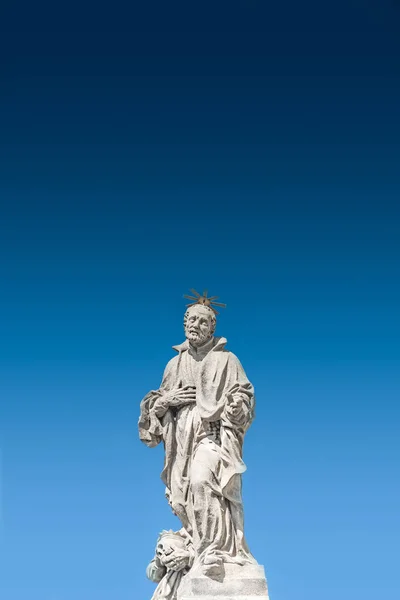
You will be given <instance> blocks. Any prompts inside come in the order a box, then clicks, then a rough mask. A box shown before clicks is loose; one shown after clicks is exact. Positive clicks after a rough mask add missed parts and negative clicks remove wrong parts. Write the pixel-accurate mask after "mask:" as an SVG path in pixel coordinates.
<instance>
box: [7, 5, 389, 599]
mask: <svg viewBox="0 0 400 600" xmlns="http://www.w3.org/2000/svg"><path fill="white" fill-rule="evenodd" d="M25 4H26V5H24V4H23V3H22V4H20V5H16V4H14V5H13V6H12V7H8V8H7V9H6V12H7V14H5V13H4V14H2V17H1V19H0V22H1V26H0V27H1V28H2V32H1V33H2V34H1V39H0V50H1V57H2V60H1V63H2V64H1V80H0V84H1V93H0V200H1V220H0V249H1V256H2V260H1V263H0V275H1V282H2V293H1V297H0V308H1V311H0V327H1V330H0V359H1V362H0V423H1V440H0V447H1V461H2V477H1V516H2V518H1V552H2V560H1V564H0V590H1V591H2V593H3V595H2V596H1V598H4V600H132V599H134V600H136V599H137V600H146V599H147V598H148V599H150V597H151V594H152V591H153V589H154V585H153V584H152V583H150V582H148V581H147V580H146V578H145V567H146V564H147V562H148V561H149V560H150V559H151V557H152V553H153V548H154V544H155V541H156V538H157V534H158V532H159V531H160V530H161V529H163V528H170V527H177V526H178V525H177V522H176V520H175V519H174V517H173V516H172V515H171V513H170V511H169V509H168V506H167V505H166V502H165V500H164V497H163V486H162V484H161V481H160V480H159V473H160V471H161V468H162V460H163V453H162V449H161V448H157V449H154V450H149V449H148V448H146V447H145V446H142V445H141V444H140V442H139V441H138V439H137V429H136V422H137V417H138V410H139V402H140V400H141V398H142V397H143V396H144V394H145V393H146V392H147V391H148V390H149V389H154V388H156V387H157V386H158V384H159V382H160V378H161V374H162V371H163V368H164V365H165V363H166V362H167V360H168V359H169V358H170V357H171V356H172V355H173V351H172V350H171V346H172V345H173V344H176V343H179V342H180V341H182V336H183V331H182V316H183V310H184V305H185V302H184V300H183V299H182V295H183V294H184V293H185V292H186V291H187V290H188V288H190V287H195V288H197V289H200V290H202V289H204V288H208V289H209V291H210V292H211V293H212V294H215V295H219V296H220V297H221V299H222V300H223V301H225V302H226V303H227V304H228V307H227V309H226V310H225V311H224V312H223V314H222V315H221V317H220V319H219V324H218V333H219V334H221V335H225V336H226V337H227V338H228V341H229V348H230V349H231V350H232V351H234V352H235V353H236V354H237V355H238V356H239V357H240V359H241V361H242V363H243V365H244V367H245V369H246V371H247V373H248V376H249V377H250V379H251V380H252V381H253V383H254V385H255V387H256V392H257V402H258V404H257V420H256V422H255V424H254V425H253V426H252V428H251V429H250V431H249V433H248V437H247V439H246V443H245V460H246V462H247V464H248V472H247V473H246V474H245V476H244V497H245V505H246V519H247V523H246V525H247V537H248V540H249V544H250V546H251V549H252V551H253V552H254V554H255V556H256V557H257V559H258V560H259V561H260V562H261V563H263V564H264V565H265V567H266V571H267V575H268V580H269V584H270V591H271V600H294V599H296V600H303V599H304V600H336V599H337V598H340V599H341V600H356V599H358V598H359V599H360V600H361V599H362V600H376V598H378V597H379V598H385V600H398V598H399V596H400V585H399V582H398V556H399V535H400V531H399V529H400V528H399V520H400V518H399V506H400V483H399V458H400V456H399V454H400V452H399V444H398V435H399V416H400V408H399V399H400V347H399V339H400V311H399V306H400V267H399V255H400V208H399V198H400V168H399V163H400V114H399V107H400V34H399V32H400V5H399V3H398V2H394V1H393V2H389V1H380V2H378V1H375V2H365V1H363V2H361V1H356V0H346V2H345V1H344V0H338V1H337V2H335V3H331V4H330V5H329V6H326V5H325V4H324V3H321V2H310V1H306V2H294V1H286V2H283V3H279V7H276V6H275V7H270V6H269V4H270V3H267V2H257V1H253V2H248V3H237V2H233V3H230V4H229V6H225V5H222V4H221V5H219V4H217V5H215V3H214V4H213V5H208V4H202V5H196V6H191V5H190V4H189V3H185V4H184V5H182V6H180V5H179V6H178V5H171V4H170V3H163V5H162V6H158V5H155V4H151V5H150V4H147V5H146V7H145V8H144V7H142V8H135V9H133V8H132V7H131V8H130V9H127V8H126V7H123V6H119V5H118V3H113V5H112V6H107V7H104V6H103V5H101V4H99V3H96V5H94V4H93V5H91V4H88V3H83V4H82V3H81V4H80V5H79V6H78V7H73V6H72V5H71V4H68V7H65V8H64V7H62V6H58V5H57V6H55V5H54V3H53V5H52V6H44V5H39V6H38V5H37V3H31V4H30V5H29V6H28V5H27V3H25ZM271 4H272V3H271ZM275 4H277V3H275Z"/></svg>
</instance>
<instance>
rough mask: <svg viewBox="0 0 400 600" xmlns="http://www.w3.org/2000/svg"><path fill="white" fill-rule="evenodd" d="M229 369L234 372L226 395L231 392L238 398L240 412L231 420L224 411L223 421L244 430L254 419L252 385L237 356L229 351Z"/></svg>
mask: <svg viewBox="0 0 400 600" xmlns="http://www.w3.org/2000/svg"><path fill="white" fill-rule="evenodd" d="M230 359H231V369H232V371H233V372H234V377H233V380H234V382H233V384H232V385H231V386H230V388H228V390H227V395H229V394H231V395H232V396H233V397H234V398H238V399H239V400H240V401H241V403H242V412H241V415H240V418H239V419H238V420H233V419H232V417H228V416H227V415H226V412H225V411H224V415H223V416H224V417H225V421H228V422H230V424H231V426H232V425H233V426H234V427H237V428H240V429H242V430H244V431H246V430H247V429H248V428H249V427H250V425H251V423H252V421H253V420H254V411H255V397H254V387H253V385H252V384H251V383H250V381H249V380H248V378H247V375H246V373H245V371H244V369H243V367H242V364H241V363H240V361H239V359H238V358H237V356H235V355H234V354H232V353H231V356H230Z"/></svg>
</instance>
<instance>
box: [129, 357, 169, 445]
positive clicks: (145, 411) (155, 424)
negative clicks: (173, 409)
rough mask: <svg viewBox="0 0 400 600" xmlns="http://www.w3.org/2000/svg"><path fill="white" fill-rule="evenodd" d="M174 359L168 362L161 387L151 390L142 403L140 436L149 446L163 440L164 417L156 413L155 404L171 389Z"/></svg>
mask: <svg viewBox="0 0 400 600" xmlns="http://www.w3.org/2000/svg"><path fill="white" fill-rule="evenodd" d="M174 360H175V359H172V360H170V361H169V363H168V364H167V366H166V368H165V371H164V375H163V379H162V382H161V386H160V388H159V389H158V390H152V391H150V392H149V393H148V394H146V396H145V397H144V398H143V400H142V401H141V403H140V417H139V423H138V427H139V438H140V440H141V441H142V442H143V443H144V444H146V446H149V448H154V446H157V445H158V444H160V443H161V442H162V441H163V437H164V435H163V432H164V427H163V419H162V417H158V416H157V415H156V412H155V410H154V404H155V402H156V400H157V399H158V398H161V397H162V396H163V395H164V393H165V392H167V391H168V390H169V389H170V386H171V379H172V364H173V361H174Z"/></svg>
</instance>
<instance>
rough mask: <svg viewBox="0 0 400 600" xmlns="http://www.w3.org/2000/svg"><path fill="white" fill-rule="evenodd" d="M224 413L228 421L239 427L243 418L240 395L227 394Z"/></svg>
mask: <svg viewBox="0 0 400 600" xmlns="http://www.w3.org/2000/svg"><path fill="white" fill-rule="evenodd" d="M226 400H227V402H226V406H225V412H226V415H227V417H228V418H229V420H230V421H232V422H234V423H235V424H238V425H240V424H241V423H242V421H243V420H244V418H245V414H244V410H243V398H242V397H241V395H234V394H228V395H227V399H226Z"/></svg>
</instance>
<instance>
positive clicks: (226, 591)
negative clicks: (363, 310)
mask: <svg viewBox="0 0 400 600" xmlns="http://www.w3.org/2000/svg"><path fill="white" fill-rule="evenodd" d="M224 571H225V572H224V575H223V576H221V577H218V578H211V577H206V576H205V575H203V574H202V573H191V572H190V571H189V573H188V574H187V575H186V576H185V577H184V578H183V579H182V582H181V585H180V587H179V591H178V595H177V600H262V599H264V600H269V596H268V586H267V580H266V578H265V573H264V567H263V566H262V565H244V566H239V565H233V564H225V565H224Z"/></svg>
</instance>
